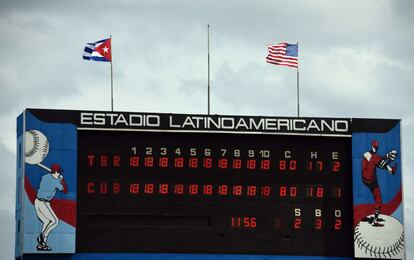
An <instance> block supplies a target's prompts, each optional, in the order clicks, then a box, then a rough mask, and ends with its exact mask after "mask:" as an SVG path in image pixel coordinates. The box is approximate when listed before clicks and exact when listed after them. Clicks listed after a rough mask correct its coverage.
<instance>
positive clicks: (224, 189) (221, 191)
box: [219, 185, 228, 195]
mask: <svg viewBox="0 0 414 260" xmlns="http://www.w3.org/2000/svg"><path fill="white" fill-rule="evenodd" d="M227 192H228V187H227V185H220V186H219V194H220V195H227Z"/></svg>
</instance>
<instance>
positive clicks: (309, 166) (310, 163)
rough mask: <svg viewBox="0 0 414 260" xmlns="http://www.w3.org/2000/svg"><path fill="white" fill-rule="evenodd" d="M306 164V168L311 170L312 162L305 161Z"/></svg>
mask: <svg viewBox="0 0 414 260" xmlns="http://www.w3.org/2000/svg"><path fill="white" fill-rule="evenodd" d="M306 164H307V165H308V167H307V168H308V170H309V171H312V168H313V162H312V161H308V162H307V163H306Z"/></svg>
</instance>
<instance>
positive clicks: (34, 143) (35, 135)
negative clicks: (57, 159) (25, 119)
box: [24, 130, 44, 157]
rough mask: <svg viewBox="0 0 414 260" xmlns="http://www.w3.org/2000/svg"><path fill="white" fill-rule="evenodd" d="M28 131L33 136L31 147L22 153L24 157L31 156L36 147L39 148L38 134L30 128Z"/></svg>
mask: <svg viewBox="0 0 414 260" xmlns="http://www.w3.org/2000/svg"><path fill="white" fill-rule="evenodd" d="M29 133H30V134H31V135H32V136H33V148H32V149H31V150H30V151H27V152H25V154H24V155H25V156H26V157H32V156H33V154H35V153H36V151H37V149H38V148H39V135H38V134H37V133H36V132H35V131H33V130H30V131H29ZM43 150H44V147H43Z"/></svg>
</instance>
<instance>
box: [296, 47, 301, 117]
mask: <svg viewBox="0 0 414 260" xmlns="http://www.w3.org/2000/svg"><path fill="white" fill-rule="evenodd" d="M297 45H298V59H299V42H297ZM296 92H297V93H296V94H297V103H298V117H299V116H300V113H299V63H298V66H297V67H296Z"/></svg>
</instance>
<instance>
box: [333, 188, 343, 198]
mask: <svg viewBox="0 0 414 260" xmlns="http://www.w3.org/2000/svg"><path fill="white" fill-rule="evenodd" d="M331 194H332V198H340V197H341V196H342V194H341V188H338V187H335V188H332V193H331Z"/></svg>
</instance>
